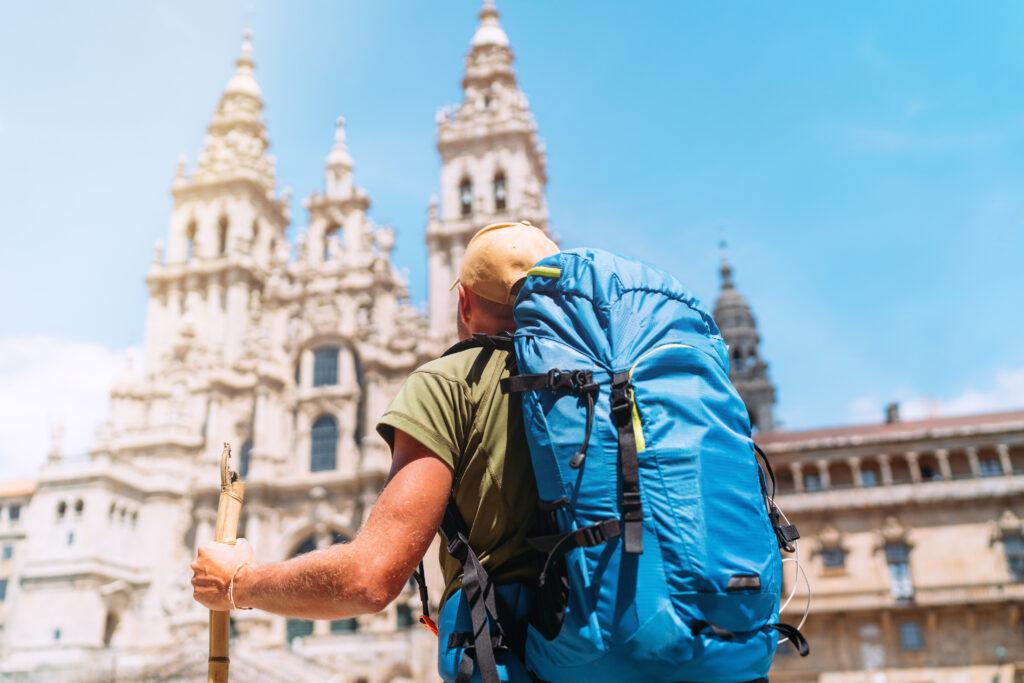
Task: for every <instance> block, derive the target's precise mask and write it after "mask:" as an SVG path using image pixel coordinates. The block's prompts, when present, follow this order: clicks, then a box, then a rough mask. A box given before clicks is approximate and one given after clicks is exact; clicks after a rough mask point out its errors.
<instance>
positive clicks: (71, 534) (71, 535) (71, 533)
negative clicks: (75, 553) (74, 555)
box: [68, 531, 75, 545]
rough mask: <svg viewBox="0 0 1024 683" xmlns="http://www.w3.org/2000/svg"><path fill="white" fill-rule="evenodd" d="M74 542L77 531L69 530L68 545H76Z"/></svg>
mask: <svg viewBox="0 0 1024 683" xmlns="http://www.w3.org/2000/svg"><path fill="white" fill-rule="evenodd" d="M74 544H75V532H74V531H69V532H68V545H74Z"/></svg>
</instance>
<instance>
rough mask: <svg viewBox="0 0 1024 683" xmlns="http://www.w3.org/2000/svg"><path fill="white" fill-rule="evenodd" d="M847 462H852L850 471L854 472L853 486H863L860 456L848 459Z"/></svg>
mask: <svg viewBox="0 0 1024 683" xmlns="http://www.w3.org/2000/svg"><path fill="white" fill-rule="evenodd" d="M846 462H848V463H850V472H851V473H852V474H853V486H854V488H858V489H859V488H861V487H862V486H863V482H862V481H861V473H860V458H858V457H856V456H854V457H850V458H847V459H846Z"/></svg>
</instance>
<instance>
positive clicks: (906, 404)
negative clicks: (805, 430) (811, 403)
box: [847, 368, 1024, 423]
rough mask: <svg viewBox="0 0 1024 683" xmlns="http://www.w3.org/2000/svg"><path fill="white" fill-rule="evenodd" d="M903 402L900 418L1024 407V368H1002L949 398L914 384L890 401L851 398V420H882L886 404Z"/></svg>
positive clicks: (952, 415)
mask: <svg viewBox="0 0 1024 683" xmlns="http://www.w3.org/2000/svg"><path fill="white" fill-rule="evenodd" d="M892 401H898V402H899V404H900V419H903V420H922V419H926V418H930V417H955V416H961V415H977V414H980V413H996V412H1000V411H1005V410H1021V409H1024V368H1017V369H1005V368H1004V369H1002V370H999V371H998V372H997V373H996V375H995V377H994V378H993V381H992V383H991V384H990V385H989V387H987V388H985V389H967V390H965V391H963V392H961V393H960V394H958V395H956V396H953V397H951V398H947V399H940V398H938V397H935V396H926V395H924V394H921V393H920V392H917V391H914V390H913V389H912V388H911V387H908V386H902V387H899V388H898V389H897V390H896V391H895V392H893V395H892V397H891V398H889V399H888V400H879V399H878V398H877V397H875V396H864V397H861V398H857V399H854V400H853V401H850V403H849V405H848V406H847V410H848V413H849V416H850V419H851V421H853V422H858V423H864V422H880V421H881V420H882V417H883V411H884V410H885V405H886V404H887V403H890V402H892Z"/></svg>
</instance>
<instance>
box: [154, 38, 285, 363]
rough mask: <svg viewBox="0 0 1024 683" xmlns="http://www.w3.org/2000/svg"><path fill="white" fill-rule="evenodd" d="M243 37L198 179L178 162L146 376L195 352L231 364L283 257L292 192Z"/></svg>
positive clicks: (157, 265)
mask: <svg viewBox="0 0 1024 683" xmlns="http://www.w3.org/2000/svg"><path fill="white" fill-rule="evenodd" d="M250 38H251V34H250V33H249V32H248V31H246V33H245V37H244V39H243V42H242V50H241V54H240V55H239V57H238V60H237V61H236V62H235V73H234V75H233V76H232V77H231V79H230V80H229V81H228V84H227V87H226V88H225V90H224V94H223V95H222V96H221V98H220V102H219V103H218V104H217V109H216V110H215V111H214V113H213V117H212V119H211V121H210V125H209V126H208V127H207V134H206V139H205V141H204V145H203V150H202V151H201V152H200V154H199V161H198V164H197V166H196V168H195V172H194V173H192V174H191V175H188V174H187V171H186V164H185V160H184V159H183V158H182V159H179V161H178V168H177V171H176V173H175V177H174V182H173V184H172V187H171V195H172V196H173V197H174V209H173V211H172V213H171V220H170V228H169V231H168V239H167V253H166V255H165V254H163V253H162V250H161V248H160V247H157V250H156V253H155V254H154V258H153V264H152V266H151V268H150V272H149V277H148V278H147V284H148V285H149V290H150V301H149V310H148V312H147V317H146V333H145V353H146V368H147V370H148V371H150V372H158V371H159V370H160V369H161V368H162V367H163V366H164V364H165V362H166V361H167V360H168V358H169V357H172V356H175V355H178V356H180V358H179V360H184V356H185V355H187V354H188V353H190V352H192V351H195V352H197V353H196V354H194V356H205V357H208V358H211V359H212V358H216V359H219V360H222V361H227V362H231V361H233V360H235V359H236V358H237V357H238V355H239V354H240V352H241V347H240V342H241V340H242V338H243V336H244V333H245V332H246V327H247V324H248V321H249V314H248V309H249V307H250V305H251V302H252V300H253V297H254V296H255V297H256V299H257V300H258V299H259V297H260V296H261V293H262V290H263V285H264V279H265V274H266V272H267V271H268V270H269V269H270V268H272V266H273V265H274V264H276V263H278V262H279V261H281V260H283V259H284V258H286V256H285V255H284V253H285V252H286V251H287V245H286V241H285V228H286V226H287V225H288V201H289V198H288V196H287V193H286V194H285V196H282V197H280V198H278V197H276V196H275V193H274V188H275V185H276V179H275V176H274V158H273V157H272V156H270V155H269V154H267V147H268V145H269V142H268V141H267V129H266V125H265V123H264V121H263V100H262V93H261V91H260V87H259V84H258V83H257V82H256V78H255V76H254V74H253V61H252V44H251V42H250Z"/></svg>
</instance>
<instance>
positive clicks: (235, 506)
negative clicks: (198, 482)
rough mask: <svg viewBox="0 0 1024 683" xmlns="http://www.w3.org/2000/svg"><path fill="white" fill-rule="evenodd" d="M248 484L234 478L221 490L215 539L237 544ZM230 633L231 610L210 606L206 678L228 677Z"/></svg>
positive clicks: (216, 681)
mask: <svg viewBox="0 0 1024 683" xmlns="http://www.w3.org/2000/svg"><path fill="white" fill-rule="evenodd" d="M244 496H245V484H244V483H243V482H240V481H236V482H232V483H231V484H229V485H228V486H227V487H226V488H222V489H221V492H220V501H219V503H218V505H217V532H216V536H215V537H214V540H216V541H218V542H220V543H230V544H234V542H235V538H236V536H237V534H238V517H239V515H240V514H241V512H242V498H243V497H244ZM230 637H231V612H215V611H214V610H210V660H209V667H208V670H207V676H206V680H207V682H208V683H227V681H228V663H229V660H228V641H229V639H230Z"/></svg>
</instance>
